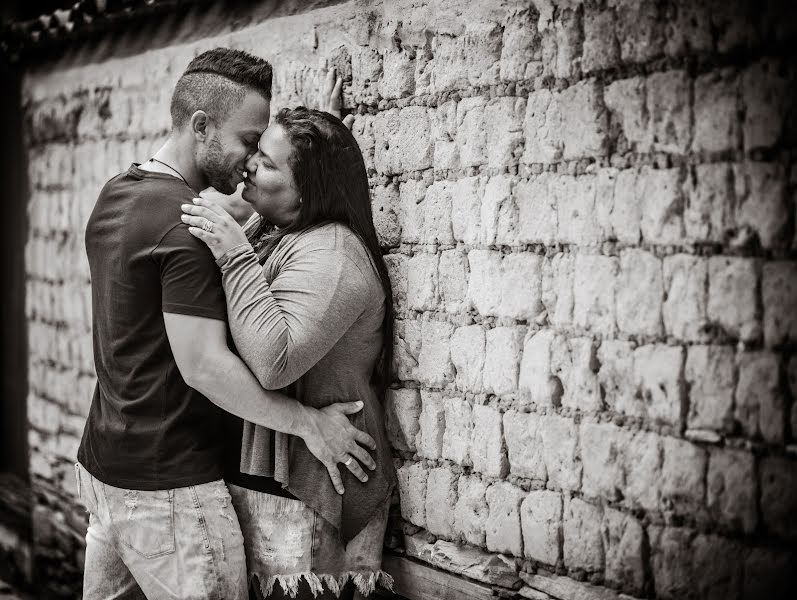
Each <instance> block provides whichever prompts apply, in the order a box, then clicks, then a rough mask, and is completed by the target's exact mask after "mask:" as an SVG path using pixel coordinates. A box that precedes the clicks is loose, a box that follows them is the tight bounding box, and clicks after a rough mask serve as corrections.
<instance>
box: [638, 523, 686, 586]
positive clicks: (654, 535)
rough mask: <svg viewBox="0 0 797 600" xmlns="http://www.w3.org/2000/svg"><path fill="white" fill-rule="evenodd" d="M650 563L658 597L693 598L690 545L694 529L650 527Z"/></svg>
mask: <svg viewBox="0 0 797 600" xmlns="http://www.w3.org/2000/svg"><path fill="white" fill-rule="evenodd" d="M648 537H649V538H650V554H651V556H650V565H651V571H652V574H653V580H654V582H655V590H656V594H657V596H658V597H662V598H673V599H675V598H690V597H697V596H696V595H695V594H694V593H693V587H694V584H695V582H694V579H693V570H694V565H693V560H694V557H693V556H692V553H691V552H686V551H685V549H687V548H690V547H691V545H692V540H693V539H694V532H692V531H691V530H689V529H686V528H683V527H660V526H652V527H649V528H648Z"/></svg>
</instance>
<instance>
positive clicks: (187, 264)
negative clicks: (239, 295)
mask: <svg viewBox="0 0 797 600" xmlns="http://www.w3.org/2000/svg"><path fill="white" fill-rule="evenodd" d="M153 258H155V260H156V261H157V262H158V265H159V269H160V278H161V303H162V306H161V308H162V310H163V312H164V313H167V312H168V313H182V314H187V315H195V316H199V317H209V318H212V319H224V318H226V312H227V305H226V302H225V299H224V289H223V288H222V285H221V272H220V271H219V267H218V266H217V265H216V261H214V260H213V256H212V254H211V253H210V250H208V248H207V247H206V246H205V245H204V243H202V242H201V241H199V240H197V239H196V238H195V237H193V236H192V235H191V234H190V233H188V229H187V228H186V227H181V226H178V227H175V228H173V229H172V230H171V231H169V233H167V234H166V235H165V236H164V237H163V239H162V240H161V242H160V244H159V245H158V248H157V249H156V251H155V252H154V253H153Z"/></svg>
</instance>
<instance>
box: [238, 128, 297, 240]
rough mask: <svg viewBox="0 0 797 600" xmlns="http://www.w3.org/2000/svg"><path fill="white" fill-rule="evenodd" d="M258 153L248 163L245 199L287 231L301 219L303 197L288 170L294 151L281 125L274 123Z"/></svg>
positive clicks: (264, 137)
mask: <svg viewBox="0 0 797 600" xmlns="http://www.w3.org/2000/svg"><path fill="white" fill-rule="evenodd" d="M257 147H258V151H257V152H256V153H255V154H253V155H252V157H251V158H250V159H249V160H248V161H247V162H246V170H247V177H246V179H245V180H244V182H245V186H244V191H243V193H242V194H241V197H242V198H243V199H244V200H246V201H247V202H248V203H249V204H251V205H252V208H254V209H255V211H257V213H258V214H259V215H260V216H262V217H263V218H264V219H265V220H266V221H268V222H269V223H273V224H274V225H276V226H277V227H287V226H288V225H290V224H291V223H292V222H293V221H294V220H295V219H296V217H297V216H299V207H300V206H301V196H300V195H299V190H298V189H297V187H296V182H295V181H294V180H293V173H292V172H291V169H290V167H289V166H288V158H289V157H290V155H291V151H292V147H291V145H290V142H288V139H287V137H286V136H285V130H284V129H283V128H282V126H281V125H277V124H276V123H272V124H271V125H269V127H268V129H266V130H265V131H264V132H263V135H261V136H260V142H259V143H258V146H257Z"/></svg>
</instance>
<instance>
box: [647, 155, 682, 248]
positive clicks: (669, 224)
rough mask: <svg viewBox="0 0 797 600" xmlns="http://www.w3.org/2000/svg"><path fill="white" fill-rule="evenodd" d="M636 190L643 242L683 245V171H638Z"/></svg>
mask: <svg viewBox="0 0 797 600" xmlns="http://www.w3.org/2000/svg"><path fill="white" fill-rule="evenodd" d="M635 191H636V193H637V194H638V199H639V200H638V201H639V203H640V209H641V219H640V230H641V232H642V239H643V240H644V241H646V242H650V243H653V244H680V243H683V239H684V224H683V206H684V199H683V189H682V185H681V171H680V169H650V168H648V167H643V168H642V169H641V170H640V171H639V177H638V179H637V181H636V186H635Z"/></svg>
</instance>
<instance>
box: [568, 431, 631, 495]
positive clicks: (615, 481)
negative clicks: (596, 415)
mask: <svg viewBox="0 0 797 600" xmlns="http://www.w3.org/2000/svg"><path fill="white" fill-rule="evenodd" d="M579 433H580V439H579V443H580V450H581V463H582V465H583V477H582V481H581V491H582V492H583V493H584V495H585V496H587V497H592V498H605V499H606V500H611V501H613V500H619V499H620V498H622V494H623V486H624V481H623V477H624V473H623V465H624V464H625V460H626V459H625V449H626V446H627V444H628V442H629V441H630V438H631V435H630V434H629V433H628V432H627V431H625V430H623V429H620V428H619V427H617V426H616V425H614V424H612V423H583V422H582V423H581V425H580V428H579Z"/></svg>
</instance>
